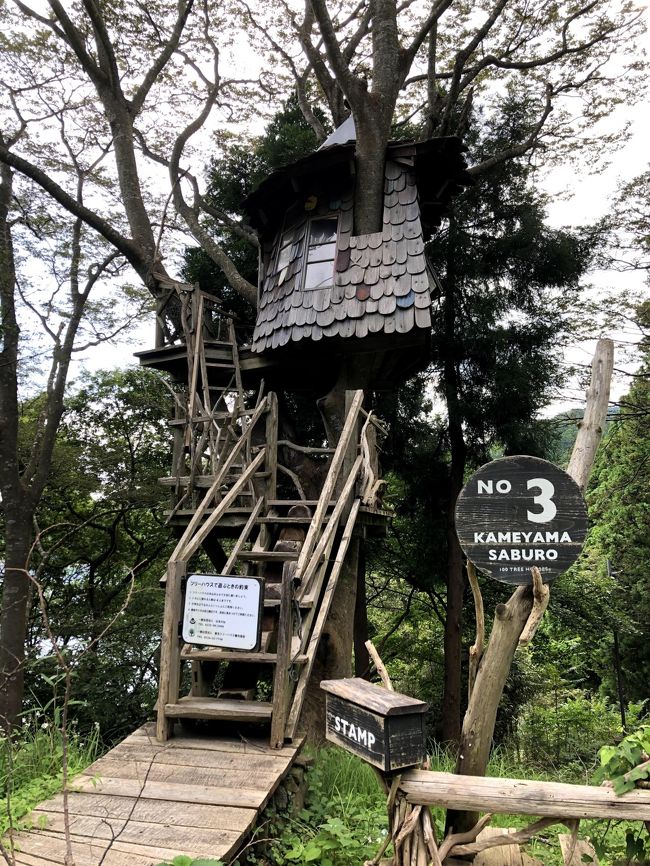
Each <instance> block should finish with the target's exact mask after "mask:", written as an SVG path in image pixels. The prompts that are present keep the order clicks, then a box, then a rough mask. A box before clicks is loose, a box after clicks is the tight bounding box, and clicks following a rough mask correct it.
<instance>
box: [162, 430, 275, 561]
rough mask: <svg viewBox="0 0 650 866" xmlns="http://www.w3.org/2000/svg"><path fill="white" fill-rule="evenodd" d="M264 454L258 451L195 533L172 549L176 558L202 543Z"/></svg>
mask: <svg viewBox="0 0 650 866" xmlns="http://www.w3.org/2000/svg"><path fill="white" fill-rule="evenodd" d="M240 441H241V440H240ZM265 455H266V452H265V450H262V451H260V453H259V454H258V455H257V457H256V458H255V459H254V460H253V462H252V463H251V464H250V466H249V467H248V469H246V471H245V472H243V473H242V475H241V476H240V478H239V480H238V481H236V482H235V484H233V486H232V487H231V488H230V490H229V491H228V493H226V495H225V496H224V497H223V499H222V500H221V502H220V503H219V504H218V505H217V507H216V508H215V509H214V511H213V512H212V514H210V516H209V517H208V519H207V520H206V521H205V523H204V524H203V525H202V526H201V527H200V528H199V529H198V530H197V531H196V532H195V534H193V535H192V536H191V537H190V539H189V540H188V541H187V542H186V543H185V545H184V547H181V548H180V552H179V553H178V554H176V550H178V549H179V547H180V542H179V544H178V545H177V547H176V550H175V551H174V554H176V555H177V558H178V559H184V560H188V559H190V558H191V557H192V556H193V555H194V554H195V553H196V551H197V550H198V549H199V547H200V546H201V544H202V543H203V539H204V538H205V537H206V536H207V535H209V534H210V532H212V530H213V529H214V527H215V526H216V525H217V523H218V522H219V521H220V520H221V518H222V517H223V515H224V514H225V513H226V511H227V510H228V506H229V505H230V503H231V502H233V501H234V500H235V499H236V498H237V497H238V496H239V495H240V493H241V491H242V490H243V489H244V487H245V486H246V484H247V483H248V481H249V480H250V478H251V477H252V476H253V475H254V473H255V472H256V471H257V469H258V467H259V466H260V465H261V464H262V462H263V460H264V458H265ZM190 525H191V524H190ZM181 540H182V539H181Z"/></svg>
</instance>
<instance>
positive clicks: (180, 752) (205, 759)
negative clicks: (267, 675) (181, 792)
mask: <svg viewBox="0 0 650 866" xmlns="http://www.w3.org/2000/svg"><path fill="white" fill-rule="evenodd" d="M148 749H151V753H149V752H148ZM109 754H110V755H111V756H114V757H115V758H116V759H120V760H126V761H132V760H142V761H144V760H147V759H151V758H153V760H154V762H155V763H156V764H165V765H171V766H174V767H220V768H221V769H224V770H247V771H249V772H251V770H252V769H253V768H254V769H255V770H256V771H257V770H262V771H268V772H274V773H283V772H284V769H285V767H286V764H287V759H286V758H285V757H284V756H282V755H277V753H275V754H274V752H269V753H268V754H254V753H250V752H249V753H244V754H242V753H239V752H213V751H207V750H205V749H203V750H198V749H163V750H156V749H155V747H154V746H150V747H143V746H132V745H126V744H125V745H120V746H117V747H116V748H115V749H113V750H112V751H111V752H110V753H109ZM102 760H103V759H102ZM101 767H102V764H101V761H100V763H99V768H100V770H101Z"/></svg>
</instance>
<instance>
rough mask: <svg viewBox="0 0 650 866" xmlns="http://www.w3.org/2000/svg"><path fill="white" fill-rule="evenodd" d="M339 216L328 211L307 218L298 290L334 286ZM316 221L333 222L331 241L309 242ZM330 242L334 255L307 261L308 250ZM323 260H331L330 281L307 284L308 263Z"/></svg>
mask: <svg viewBox="0 0 650 866" xmlns="http://www.w3.org/2000/svg"><path fill="white" fill-rule="evenodd" d="M339 217H340V215H339V214H338V213H336V212H330V213H328V214H318V216H316V215H314V216H312V217H310V218H309V220H308V226H307V229H308V230H307V232H306V235H305V250H304V253H303V268H302V270H303V273H302V279H301V285H300V290H301V291H302V292H318V291H321V290H322V289H331V288H333V287H334V280H335V276H336V257H337V255H338V248H339V226H340V218H339ZM318 221H322V222H325V221H327V222H333V223H334V238H333V241H327V242H326V243H324V244H313V245H312V243H311V240H312V227H313V225H314V223H316V222H318ZM332 243H333V245H334V255H333V256H332V258H331V259H330V258H327V259H317V260H315V261H313V262H310V261H309V255H310V251H311V250H312V249H316V248H317V247H320V246H323V247H325V246H329V245H330V244H332ZM325 262H331V264H332V270H331V279H330V281H329V282H328V283H325V284H322V283H319V284H317V285H315V286H307V271H308V268H309V265H310V264H311V265H322V264H324V263H325Z"/></svg>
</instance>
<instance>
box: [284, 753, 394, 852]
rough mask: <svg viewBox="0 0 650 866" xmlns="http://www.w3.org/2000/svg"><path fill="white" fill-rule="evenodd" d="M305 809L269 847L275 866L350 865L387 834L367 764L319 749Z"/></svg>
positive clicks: (310, 774)
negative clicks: (271, 849) (307, 865)
mask: <svg viewBox="0 0 650 866" xmlns="http://www.w3.org/2000/svg"><path fill="white" fill-rule="evenodd" d="M307 782H308V786H309V788H308V795H307V801H306V803H305V808H304V809H303V810H302V811H301V812H300V814H299V815H298V816H297V817H296V818H293V819H290V820H289V821H288V822H287V825H286V826H285V828H284V830H283V832H282V834H281V835H280V837H279V839H278V840H277V841H276V842H275V844H274V845H273V860H272V862H273V863H274V864H275V863H277V864H278V866H285V864H291V866H303V864H317V866H349V864H351V863H363V862H364V861H365V860H369V859H370V858H371V857H373V855H374V854H375V853H376V851H377V848H378V847H379V844H380V843H381V840H382V838H383V837H384V835H385V834H386V832H387V820H386V805H385V796H384V793H383V790H382V789H381V787H380V785H379V783H378V781H377V777H376V775H375V773H374V771H373V770H372V768H371V767H369V766H368V764H365V763H364V762H363V761H361V760H360V759H358V758H356V757H355V756H354V755H351V754H350V753H349V752H344V751H343V750H341V749H335V748H325V749H321V750H320V751H319V752H318V753H317V755H316V759H315V762H314V764H313V766H312V767H310V769H309V771H308V774H307Z"/></svg>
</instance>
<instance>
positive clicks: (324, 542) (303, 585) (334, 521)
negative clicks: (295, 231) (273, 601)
mask: <svg viewBox="0 0 650 866" xmlns="http://www.w3.org/2000/svg"><path fill="white" fill-rule="evenodd" d="M362 463H363V458H362V457H361V455H359V456H358V457H357V459H356V460H355V461H354V464H353V466H352V469H351V470H350V472H349V473H348V477H347V479H346V481H345V484H344V486H343V490H342V491H341V495H340V496H339V498H338V501H337V503H336V505H335V506H334V510H333V511H332V514H331V516H330V519H329V522H328V524H327V526H326V527H325V531H324V532H323V533H322V535H321V536H320V538H319V539H318V542H317V544H316V547H315V548H314V551H313V553H312V555H311V556H310V558H309V562H308V563H307V565H306V566H305V570H304V572H302V574H301V575H300V576H299V577H300V589H301V594H303V595H304V594H306V593H307V592H308V591H309V590H310V589H311V582H312V577H313V575H314V573H315V572H316V569H317V568H318V566H319V563H320V560H321V557H322V556H323V554H324V553H325V551H326V550H327V549H328V547H331V542H332V541H333V540H334V535H335V534H336V530H337V528H338V526H339V523H340V521H341V516H342V515H343V512H344V510H345V509H346V507H347V506H348V505H349V502H350V499H351V497H352V494H353V491H354V485H355V483H356V480H357V477H358V475H359V473H360V471H361V466H362ZM296 571H297V570H296Z"/></svg>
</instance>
